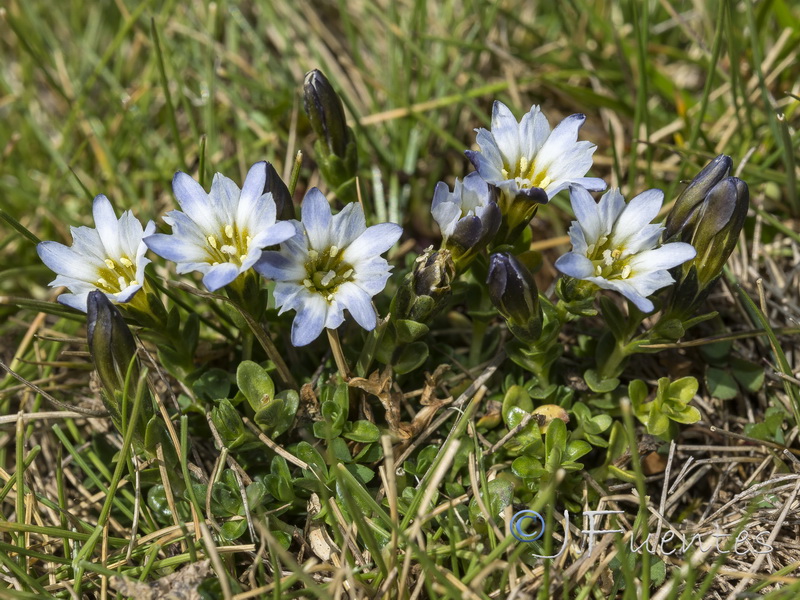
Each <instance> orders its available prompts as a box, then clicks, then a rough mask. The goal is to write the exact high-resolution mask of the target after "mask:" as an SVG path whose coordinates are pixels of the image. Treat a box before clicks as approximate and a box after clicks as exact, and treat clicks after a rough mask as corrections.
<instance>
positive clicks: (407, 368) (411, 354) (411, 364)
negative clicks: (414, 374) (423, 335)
mask: <svg viewBox="0 0 800 600" xmlns="http://www.w3.org/2000/svg"><path fill="white" fill-rule="evenodd" d="M426 360H428V345H427V344H425V343H424V342H414V343H413V344H409V345H408V346H406V347H405V348H403V351H402V352H401V353H400V358H399V359H398V360H397V362H396V363H395V364H394V372H395V373H398V374H400V375H404V374H405V373H410V372H411V371H414V370H415V369H418V368H419V367H421V366H422V365H423V364H424V363H425V361H426Z"/></svg>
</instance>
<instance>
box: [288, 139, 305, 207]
mask: <svg viewBox="0 0 800 600" xmlns="http://www.w3.org/2000/svg"><path fill="white" fill-rule="evenodd" d="M302 164H303V152H302V150H298V151H297V154H296V155H295V157H294V165H293V166H292V174H291V175H290V176H289V195H291V196H294V190H295V188H296V187H297V180H298V179H299V178H300V166H301V165H302Z"/></svg>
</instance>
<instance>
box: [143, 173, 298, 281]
mask: <svg viewBox="0 0 800 600" xmlns="http://www.w3.org/2000/svg"><path fill="white" fill-rule="evenodd" d="M266 185H267V163H266V162H258V163H256V164H254V165H253V166H252V167H251V168H250V171H248V173H247V177H245V180H244V185H243V186H242V189H241V190H240V189H239V187H238V186H237V185H236V184H235V183H234V182H233V181H232V180H230V179H228V178H227V177H225V176H224V175H222V174H220V173H217V174H216V175H214V180H213V181H212V183H211V191H210V193H206V192H205V190H204V189H203V188H202V187H201V186H200V184H199V183H197V182H196V181H195V180H194V179H192V178H191V177H190V176H189V175H187V174H186V173H181V172H178V173H176V174H175V177H174V179H173V180H172V188H173V191H174V192H175V197H176V198H177V200H178V204H179V205H180V207H181V209H182V211H178V210H173V211H170V212H169V213H167V214H166V215H165V216H164V221H165V222H166V223H167V224H168V225H170V226H172V234H171V235H167V234H162V233H157V234H155V235H151V236H149V237H147V238H145V243H146V244H147V245H148V247H149V248H150V249H151V250H152V251H153V252H155V253H156V254H158V255H159V256H162V257H163V258H166V259H167V260H171V261H173V262H175V263H177V272H178V273H180V274H182V273H190V272H192V271H199V272H200V273H202V274H203V285H205V286H206V288H208V289H209V290H210V291H212V292H213V291H215V290H218V289H220V288H222V287H224V286H226V285H228V284H230V283H232V282H233V281H234V280H235V279H236V278H237V277H238V276H239V275H241V274H242V273H245V272H246V271H248V270H249V269H251V268H252V267H253V265H255V264H256V262H257V261H258V259H259V258H261V253H262V252H263V250H264V248H266V247H267V246H273V245H277V244H279V243H281V242H283V241H285V240H286V239H288V238H290V237H291V236H293V235H294V227H293V226H292V224H291V223H289V222H288V221H279V222H276V208H275V201H274V200H273V198H272V193H270V192H267V193H264V190H265V186H266Z"/></svg>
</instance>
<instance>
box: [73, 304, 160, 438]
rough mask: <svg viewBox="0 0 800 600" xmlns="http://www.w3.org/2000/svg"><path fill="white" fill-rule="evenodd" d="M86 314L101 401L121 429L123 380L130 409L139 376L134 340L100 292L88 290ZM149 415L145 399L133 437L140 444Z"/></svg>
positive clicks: (116, 310) (148, 403) (90, 349)
mask: <svg viewBox="0 0 800 600" xmlns="http://www.w3.org/2000/svg"><path fill="white" fill-rule="evenodd" d="M87 317H88V319H87V339H88V342H89V353H90V354H91V356H92V361H93V362H94V366H95V369H96V370H97V374H98V376H99V378H100V383H101V385H102V387H103V392H104V393H103V403H104V405H105V407H106V409H107V410H108V412H109V413H110V415H111V420H112V421H113V423H114V426H115V427H116V428H117V429H118V430H119V431H120V432H122V431H124V429H123V426H122V425H123V419H124V418H125V416H124V415H123V414H122V405H123V395H124V394H125V379H126V377H127V378H128V389H127V398H128V401H127V406H128V410H130V408H131V407H132V406H133V398H134V396H135V394H136V386H137V384H138V381H139V375H140V369H139V363H138V360H137V359H136V358H135V357H136V340H134V338H133V334H132V333H131V331H130V329H129V328H128V325H127V324H126V323H125V320H124V319H123V318H122V315H121V314H120V312H119V310H118V309H117V308H116V307H115V306H114V305H113V304H112V303H111V301H110V300H109V299H108V298H107V297H106V295H105V294H103V293H102V292H100V291H93V292H89V296H88V299H87ZM129 370H130V373H129ZM152 414H153V410H152V404H151V403H150V402H149V399H148V400H146V401H145V402H144V403H143V406H142V408H141V410H140V412H139V415H140V417H139V419H138V423H137V428H138V430H139V431H137V434H136V435H135V436H134V439H135V440H137V441H138V442H140V443H141V442H142V441H143V440H144V431H145V427H146V425H147V422H148V421H149V420H150V417H151V416H152ZM126 425H127V423H126Z"/></svg>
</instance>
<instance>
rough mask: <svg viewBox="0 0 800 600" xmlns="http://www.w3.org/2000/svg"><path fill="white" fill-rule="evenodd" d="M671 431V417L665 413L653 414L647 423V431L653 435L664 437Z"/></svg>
mask: <svg viewBox="0 0 800 600" xmlns="http://www.w3.org/2000/svg"><path fill="white" fill-rule="evenodd" d="M668 430H669V417H668V416H667V415H665V414H664V413H655V414H652V413H651V418H650V419H649V420H648V422H647V431H648V433H650V434H651V435H664V434H665V433H666V432H667V431H668Z"/></svg>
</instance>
